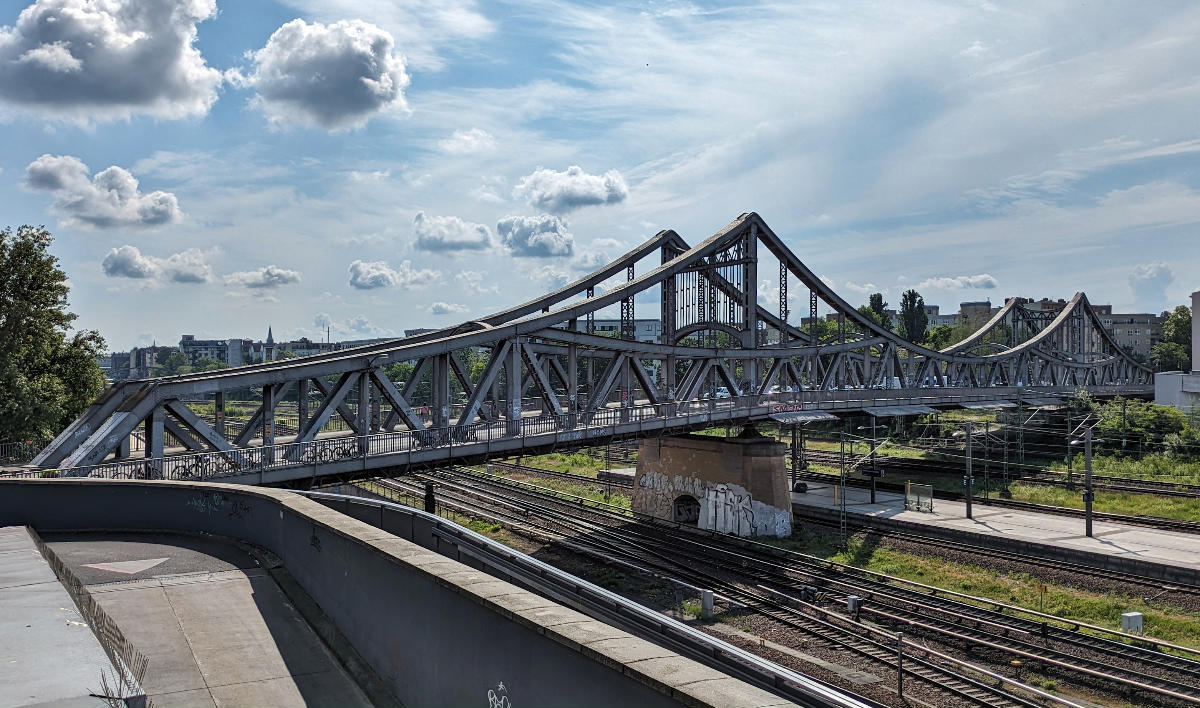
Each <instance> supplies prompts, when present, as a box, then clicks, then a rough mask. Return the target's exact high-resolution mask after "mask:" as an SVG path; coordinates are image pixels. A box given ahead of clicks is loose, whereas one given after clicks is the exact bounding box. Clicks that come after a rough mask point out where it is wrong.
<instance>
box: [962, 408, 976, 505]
mask: <svg viewBox="0 0 1200 708" xmlns="http://www.w3.org/2000/svg"><path fill="white" fill-rule="evenodd" d="M972 437H973V436H972V435H971V421H969V420H968V421H967V476H966V477H963V489H965V490H966V492H967V518H968V519H970V518H972V516H971V497H973V496H974V495H975V489H974V482H975V478H974V477H973V476H972V470H971V438H972Z"/></svg>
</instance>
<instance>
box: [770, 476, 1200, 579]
mask: <svg viewBox="0 0 1200 708" xmlns="http://www.w3.org/2000/svg"><path fill="white" fill-rule="evenodd" d="M836 490H837V485H834V484H821V483H816V484H814V483H811V482H810V483H809V484H808V492H806V493H803V494H797V493H793V494H792V506H793V508H794V509H795V511H796V513H799V514H803V513H804V510H805V507H816V508H821V509H825V510H830V511H836V510H837V508H838V502H837V500H836V499H835V491H836ZM870 499H871V493H870V490H867V489H859V488H853V487H849V488H847V489H846V511H847V513H850V514H855V515H860V516H867V517H871V518H877V519H889V520H891V521H897V522H902V523H904V524H906V525H912V526H913V527H914V529H913V530H914V532H917V533H920V531H921V529H922V527H924V528H926V529H929V528H938V529H943V530H951V531H956V532H960V533H962V534H980V535H984V536H989V537H993V538H996V537H999V538H1002V539H1005V540H1011V541H1014V542H1026V543H1035V544H1042V545H1049V546H1056V547H1058V548H1062V549H1065V550H1067V551H1071V552H1078V553H1086V554H1099V555H1104V556H1113V557H1115V558H1119V559H1137V560H1140V561H1142V562H1145V563H1154V564H1158V565H1164V566H1173V567H1177V568H1184V569H1187V570H1189V571H1191V572H1196V573H1200V543H1197V541H1198V540H1200V539H1198V538H1197V536H1196V535H1195V534H1189V533H1181V532H1177V531H1159V530H1155V529H1149V528H1145V527H1140V526H1129V525H1125V524H1118V523H1112V522H1109V521H1093V524H1092V529H1093V535H1092V537H1091V538H1088V537H1087V536H1086V535H1084V523H1083V519H1082V518H1076V517H1070V516H1061V515H1056V514H1042V513H1038V512H1033V511H1024V510H1017V509H1006V508H1003V507H992V506H988V505H986V504H982V503H980V502H979V501H978V500H977V501H976V502H975V503H974V504H973V505H972V507H973V508H972V516H973V517H974V518H972V519H968V518H967V505H966V503H965V502H955V501H948V500H943V499H935V500H934V502H933V512H932V513H929V512H921V511H909V510H906V509H905V508H904V495H903V494H896V493H892V492H876V494H875V500H876V503H875V504H871V503H870ZM963 540H964V541H967V542H970V541H971V539H970V538H964V539H963Z"/></svg>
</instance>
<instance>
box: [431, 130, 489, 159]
mask: <svg viewBox="0 0 1200 708" xmlns="http://www.w3.org/2000/svg"><path fill="white" fill-rule="evenodd" d="M438 147H439V148H440V149H441V151H442V152H446V153H450V154H451V155H471V154H475V153H480V152H490V151H492V150H495V149H496V138H495V137H493V136H492V134H491V133H489V132H487V131H486V130H484V129H482V128H471V129H470V130H456V131H454V134H453V135H451V136H450V137H448V138H443V139H442V140H439V141H438Z"/></svg>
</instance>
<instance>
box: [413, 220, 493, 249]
mask: <svg viewBox="0 0 1200 708" xmlns="http://www.w3.org/2000/svg"><path fill="white" fill-rule="evenodd" d="M413 233H414V234H416V237H417V243H416V245H417V248H418V249H420V250H422V251H434V252H444V251H482V250H486V249H488V248H491V246H492V230H491V229H489V228H488V227H486V226H484V225H483V224H475V223H472V222H470V221H464V220H463V219H460V218H458V217H457V216H426V214H425V212H423V211H419V212H417V215H416V216H414V217H413Z"/></svg>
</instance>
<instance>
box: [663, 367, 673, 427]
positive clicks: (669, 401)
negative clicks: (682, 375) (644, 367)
mask: <svg viewBox="0 0 1200 708" xmlns="http://www.w3.org/2000/svg"><path fill="white" fill-rule="evenodd" d="M675 364H676V359H675V355H674V354H668V355H667V356H666V357H664V358H663V359H662V386H663V391H665V393H663V395H664V396H665V397H666V405H665V406H663V415H666V416H673V415H675V412H676V408H675V397H676V391H675V388H676V386H675Z"/></svg>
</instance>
